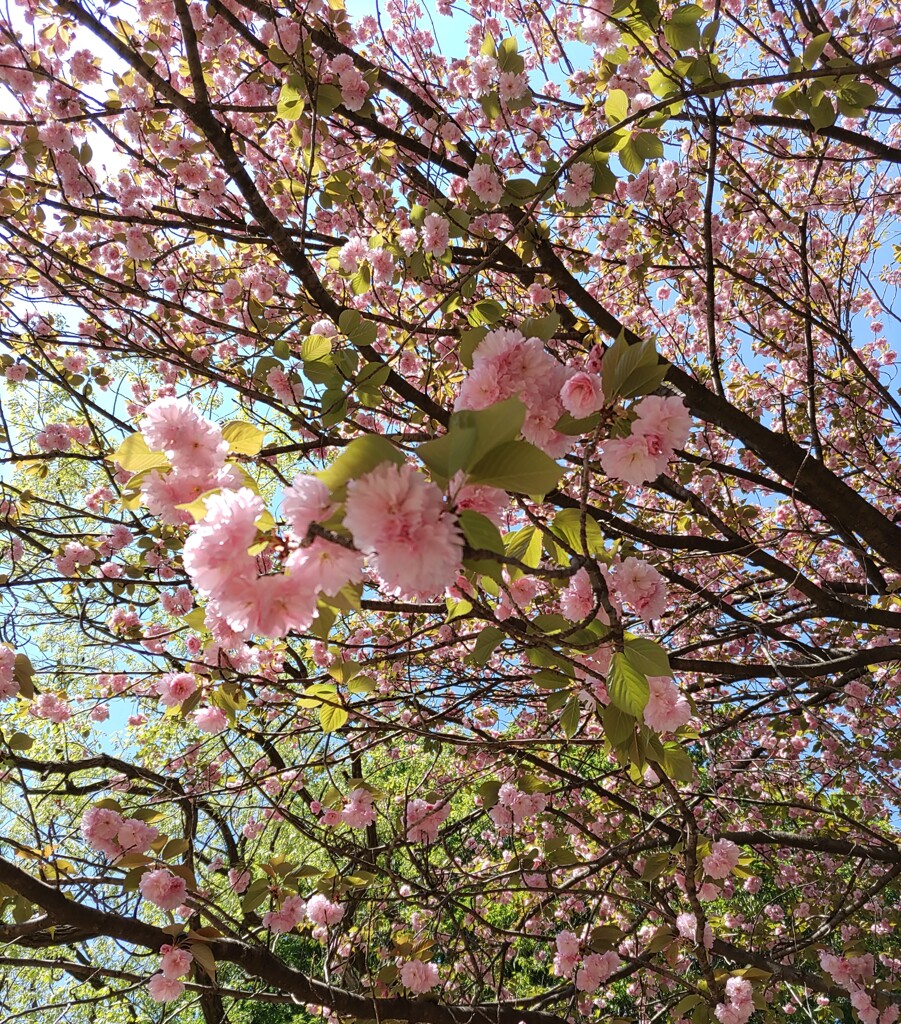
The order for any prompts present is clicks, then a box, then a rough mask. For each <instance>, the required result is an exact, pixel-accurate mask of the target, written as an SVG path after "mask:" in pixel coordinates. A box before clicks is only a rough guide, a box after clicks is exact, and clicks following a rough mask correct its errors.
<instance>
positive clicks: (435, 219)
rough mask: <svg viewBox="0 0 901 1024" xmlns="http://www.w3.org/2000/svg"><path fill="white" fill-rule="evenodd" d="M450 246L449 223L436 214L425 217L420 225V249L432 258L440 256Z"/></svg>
mask: <svg viewBox="0 0 901 1024" xmlns="http://www.w3.org/2000/svg"><path fill="white" fill-rule="evenodd" d="M448 245H450V222H449V221H448V220H447V219H446V218H445V217H442V216H441V215H440V214H438V213H430V214H428V215H427V216H426V218H425V221H424V222H423V225H422V247H423V249H424V250H425V251H426V252H430V253H432V254H433V255H434V256H442V255H443V254H444V253H445V251H446V250H447V247H448Z"/></svg>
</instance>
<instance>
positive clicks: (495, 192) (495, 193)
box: [466, 164, 504, 206]
mask: <svg viewBox="0 0 901 1024" xmlns="http://www.w3.org/2000/svg"><path fill="white" fill-rule="evenodd" d="M466 180H467V183H468V185H469V187H470V188H471V189H472V190H473V192H475V194H476V195H477V196H478V197H479V199H480V200H481V201H482V202H483V203H485V204H486V205H488V206H495V205H496V204H497V201H498V200H499V199H500V197H501V196H502V195H503V192H504V184H503V182H502V181H501V179H500V177H499V176H498V174H497V172H496V171H495V170H494V168H493V167H491V166H490V164H476V165H475V167H473V169H472V170H471V171H470V172H469V177H468V178H467V179H466Z"/></svg>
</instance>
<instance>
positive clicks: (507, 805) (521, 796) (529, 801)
mask: <svg viewBox="0 0 901 1024" xmlns="http://www.w3.org/2000/svg"><path fill="white" fill-rule="evenodd" d="M547 804H548V798H547V794H546V793H523V792H521V791H520V790H519V789H517V788H516V786H514V785H513V784H512V783H510V782H505V783H504V784H503V786H501V788H500V789H499V790H498V794H497V803H496V804H495V805H494V807H492V808H491V810H490V811H489V812H488V814H489V817H490V818H491V820H492V821H493V822H494V823H495V825H500V826H509V825H514V824H515V825H519V824H521V823H522V822H524V821H526V820H527V819H529V818H534V817H535V815H536V814H541V812H542V811H543V810H544V809H545V808H546V807H547Z"/></svg>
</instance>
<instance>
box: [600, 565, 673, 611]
mask: <svg viewBox="0 0 901 1024" xmlns="http://www.w3.org/2000/svg"><path fill="white" fill-rule="evenodd" d="M613 584H614V586H615V588H616V591H617V594H618V596H619V597H620V599H621V600H622V601H623V603H624V604H625V605H627V606H628V607H630V608H631V609H632V610H633V611H634V612H635V613H636V614H637V615H639V616H640V617H641V618H642V619H643V620H644V621H645V622H650V621H651V620H652V619H659V618H660V617H661V616H662V615H663V613H664V611H666V584H665V583H664V580H663V577H662V576H661V575H660V573H659V572H657V570H656V569H655V568H654V567H653V566H652V565H650V564H648V563H647V562H643V561H640V560H639V559H637V558H633V557H629V558H626V559H625V560H624V561H623V562H622V563H621V564H620V565H617V566H616V567H615V568H614V570H613Z"/></svg>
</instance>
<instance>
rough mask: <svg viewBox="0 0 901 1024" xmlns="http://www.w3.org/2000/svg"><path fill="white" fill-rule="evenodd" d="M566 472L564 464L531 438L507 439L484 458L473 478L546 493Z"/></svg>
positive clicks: (522, 491) (517, 490) (524, 491)
mask: <svg viewBox="0 0 901 1024" xmlns="http://www.w3.org/2000/svg"><path fill="white" fill-rule="evenodd" d="M562 474H563V470H562V468H561V467H560V466H558V465H557V463H556V462H554V460H553V459H552V458H551V457H550V456H549V455H546V454H545V453H544V452H543V451H541V449H540V448H536V447H535V445H533V444H529V442H528V441H507V442H505V443H504V444H501V445H498V446H497V447H496V448H493V449H492V450H491V451H490V452H489V453H488V454H487V455H486V456H485V457H484V458H483V459H481V460H480V461H479V462H478V463H477V464H476V466H475V467H474V468H473V470H472V472H471V473H470V475H469V479H470V482H471V483H476V484H490V485H491V486H492V487H499V488H501V489H502V490H505V491H512V492H513V493H515V494H528V495H545V494H547V493H548V491H552V490H553V489H554V488H555V487H556V486H557V481H558V480H559V479H560V477H561V476H562Z"/></svg>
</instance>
